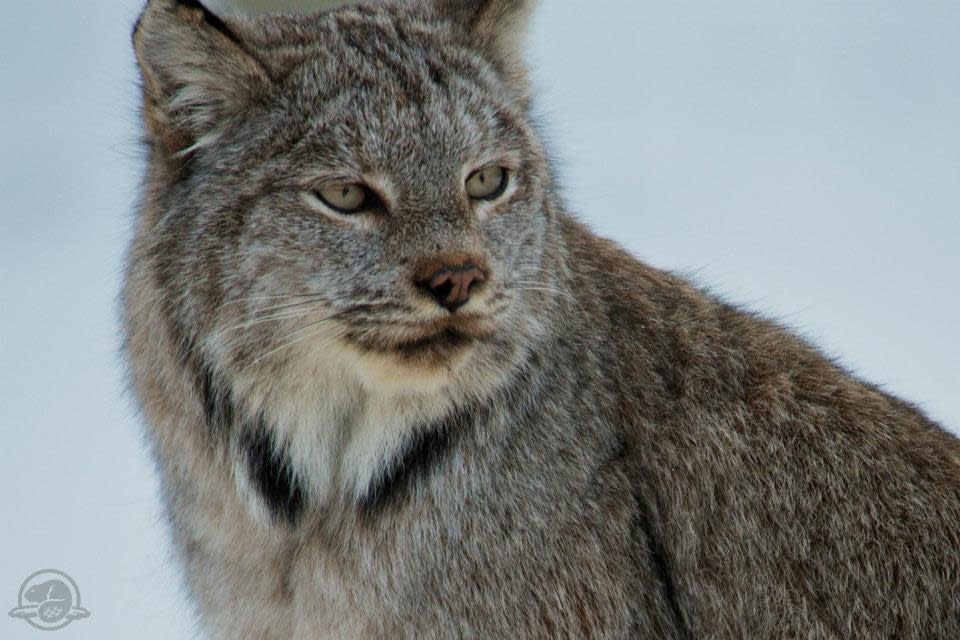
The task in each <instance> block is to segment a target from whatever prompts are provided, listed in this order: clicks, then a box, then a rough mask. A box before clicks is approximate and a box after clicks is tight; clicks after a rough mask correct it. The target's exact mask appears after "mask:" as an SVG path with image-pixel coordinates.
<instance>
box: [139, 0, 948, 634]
mask: <svg viewBox="0 0 960 640" xmlns="http://www.w3.org/2000/svg"><path fill="white" fill-rule="evenodd" d="M530 7H531V3H530V2H529V0H486V1H480V0H477V1H475V2H470V1H468V0H420V1H411V2H406V3H386V4H379V5H376V6H360V7H344V8H337V9H335V10H331V11H328V12H323V13H318V14H315V15H309V16H288V17H267V16H264V17H258V18H240V17H236V16H234V17H227V18H217V17H216V16H214V15H213V14H212V13H210V12H206V11H204V10H202V9H201V7H200V6H199V5H197V4H196V3H195V2H186V1H184V2H177V1H175V0H151V2H150V3H149V4H148V6H147V8H146V10H145V12H144V15H143V16H142V18H141V20H140V22H139V23H138V26H137V29H136V31H135V34H134V43H135V47H136V50H137V55H138V60H139V62H140V66H141V69H142V72H143V86H144V120H145V129H146V142H147V148H148V151H149V166H148V173H147V178H146V181H145V185H144V192H143V199H142V204H141V206H140V209H139V214H138V218H137V228H136V237H135V240H134V243H133V246H132V248H131V251H130V254H129V266H128V274H127V285H126V289H125V294H124V299H125V319H126V329H127V353H128V355H129V360H130V365H131V373H132V379H133V383H134V388H135V390H136V392H137V396H138V399H139V402H140V405H141V407H142V409H143V412H144V415H145V419H146V422H147V424H148V425H149V434H150V440H151V442H152V443H153V446H154V449H155V453H156V456H157V459H158V461H159V468H160V472H161V475H162V479H163V486H164V488H165V497H166V505H167V510H168V514H169V518H170V522H171V527H172V530H173V533H174V536H175V540H176V543H177V548H178V550H179V557H180V559H181V561H182V563H183V567H184V570H185V575H186V580H187V583H188V585H189V587H190V590H191V593H192V594H193V596H194V601H195V602H196V605H197V610H198V613H199V615H200V617H201V620H202V621H203V624H204V627H205V628H206V629H207V630H208V632H209V634H210V635H211V637H215V638H224V639H227V638H230V639H235V638H245V639H246V638H249V639H264V640H267V639H273V638H277V639H279V638H302V639H306V638H437V639H441V638H443V639H449V638H525V639H526V638H530V639H532V638H588V637H589V638H611V639H626V638H742V637H757V638H772V637H777V638H781V637H782V638H788V637H789V638H793V637H796V638H800V637H803V638H838V637H851V638H852V637H871V638H875V637H876V638H879V637H896V638H956V637H960V558H958V545H960V445H958V441H957V440H956V439H954V438H953V437H952V436H950V435H948V434H947V433H946V432H945V431H944V430H943V429H941V428H940V427H939V426H938V425H936V424H934V423H932V422H931V421H930V420H928V419H927V418H926V417H924V416H923V415H922V414H921V413H920V412H919V411H918V410H916V409H915V408H913V407H912V406H910V405H908V404H906V403H904V402H902V401H900V400H898V399H896V398H892V397H890V396H888V395H886V394H885V393H883V392H882V391H880V390H878V389H876V388H875V387H872V386H870V385H868V384H865V383H863V382H861V381H858V380H856V379H855V378H853V377H852V376H850V375H849V374H848V373H846V372H845V371H843V370H842V369H840V368H838V367H837V366H835V365H834V364H833V363H831V362H830V361H829V360H828V359H826V358H825V357H823V356H822V355H821V354H820V353H818V352H817V351H816V350H815V349H813V348H812V347H810V346H809V345H807V344H805V343H804V342H803V341H801V340H799V339H797V338H795V337H793V336H792V335H790V334H789V333H787V332H785V331H784V330H782V329H781V328H779V327H777V326H775V325H774V324H772V323H770V322H768V321H766V320H764V319H762V318H757V317H755V316H753V315H751V314H749V313H746V312H743V311H741V310H738V309H736V308H733V307H731V306H729V305H727V304H724V303H723V302H721V301H718V300H716V299H714V298H712V297H710V296H709V295H706V294H704V293H703V292H701V291H699V290H697V289H696V288H694V287H692V286H691V285H689V284H687V283H685V282H684V281H682V280H680V279H678V278H676V277H674V276H672V275H668V274H665V273H663V272H661V271H658V270H656V269H653V268H651V267H649V266H646V265H644V264H642V263H640V262H638V261H637V260H635V259H634V258H632V257H631V256H629V255H627V254H626V253H624V252H623V251H622V250H621V249H619V248H618V247H617V246H616V245H615V244H613V243H611V242H608V241H605V240H602V239H599V238H597V237H596V236H595V235H593V234H592V233H591V232H590V231H589V230H587V229H586V228H584V227H583V226H582V225H581V224H580V223H578V222H577V221H576V220H575V219H574V218H573V217H571V216H570V215H569V214H568V213H567V212H566V211H565V210H564V209H563V207H562V203H561V200H560V197H559V195H558V186H557V185H556V184H555V182H554V178H553V176H552V174H551V172H550V170H549V165H548V161H547V158H546V157H545V154H544V151H543V149H542V147H541V144H540V142H539V141H538V137H537V135H536V131H535V129H534V127H533V126H532V124H531V121H530V118H529V113H528V105H529V95H528V86H527V83H526V79H525V78H526V77H525V72H524V70H523V68H522V65H521V64H520V57H521V56H520V53H521V46H522V33H523V24H524V21H525V18H526V16H527V15H528V13H529V10H530ZM484 162H502V163H504V164H506V165H510V167H511V169H512V177H511V179H512V185H513V187H512V189H511V190H510V191H509V192H508V193H507V195H506V196H504V198H503V200H502V201H499V202H496V203H493V204H491V205H480V204H477V203H474V202H471V201H470V200H469V199H468V198H466V197H465V196H464V192H463V182H462V181H463V176H464V172H465V171H469V170H470V168H471V167H476V166H478V165H479V164H482V163H484ZM325 176H326V177H330V176H335V177H339V178H348V179H350V180H357V181H360V180H363V181H366V182H370V183H375V184H376V186H377V188H378V189H381V190H382V192H383V197H384V200H385V203H386V211H384V212H380V213H376V214H369V215H368V214H362V216H360V217H357V218H350V219H346V218H338V217H336V216H333V215H328V214H325V213H323V212H320V211H318V210H317V209H316V208H315V207H314V206H312V205H311V204H310V202H311V201H310V199H309V194H310V193H311V192H312V191H313V190H315V189H316V188H318V185H319V184H321V183H322V181H323V179H324V177H325ZM467 260H470V261H473V262H475V263H476V264H478V265H482V267H483V268H484V270H485V272H486V273H487V275H488V278H487V281H486V282H485V283H484V285H483V288H482V290H481V291H480V292H479V293H478V294H477V295H476V296H475V299H472V300H471V302H470V303H469V305H468V306H467V307H465V308H464V309H463V310H462V311H458V312H457V314H454V315H455V317H454V316H451V317H447V316H445V315H442V314H441V315H438V314H440V311H439V310H438V309H435V308H433V307H435V305H433V306H431V304H430V301H429V300H428V299H427V298H426V297H425V296H424V295H423V292H422V291H419V290H418V289H417V287H416V286H415V284H414V283H415V282H416V278H417V274H419V273H422V272H425V271H426V272H429V271H430V269H433V268H435V267H436V266H437V265H441V264H446V263H449V262H450V261H467ZM443 314H446V312H445V311H444V312H443ZM436 336H445V337H443V338H442V339H441V338H436ZM434 338H436V339H434Z"/></svg>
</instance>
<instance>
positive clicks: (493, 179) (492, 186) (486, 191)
mask: <svg viewBox="0 0 960 640" xmlns="http://www.w3.org/2000/svg"><path fill="white" fill-rule="evenodd" d="M509 182H510V173H509V172H508V171H507V170H506V169H504V168H503V167H501V166H499V165H495V164H491V165H487V166H486V167H483V168H482V169H477V170H476V171H474V172H473V173H471V174H470V176H469V177H468V178H467V195H469V196H470V197H471V198H473V199H474V200H496V199H497V198H499V197H500V196H502V195H503V192H504V191H506V190H507V185H508V184H509Z"/></svg>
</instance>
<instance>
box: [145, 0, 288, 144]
mask: <svg viewBox="0 0 960 640" xmlns="http://www.w3.org/2000/svg"><path fill="white" fill-rule="evenodd" d="M133 44H134V49H135V51H136V54H137V60H138V62H139V64H140V72H141V74H142V76H143V89H144V117H145V120H146V127H147V133H148V135H149V136H150V139H151V141H153V142H154V143H157V144H159V146H160V147H161V148H162V149H163V150H164V151H165V152H166V153H167V154H168V155H169V156H171V157H176V156H180V157H182V156H185V155H188V154H189V153H191V152H192V151H194V150H195V149H197V148H199V147H202V146H203V145H204V144H206V143H207V142H209V141H210V140H212V139H213V138H214V137H215V136H216V135H217V134H218V126H219V125H222V123H223V122H224V121H226V120H228V119H229V118H230V117H231V116H233V115H236V114H237V113H239V112H241V111H242V110H243V109H244V108H245V107H246V106H247V105H249V103H250V102H251V101H252V100H253V99H254V97H255V96H256V95H257V94H259V93H261V92H262V91H263V90H264V89H265V88H267V86H268V85H269V77H268V75H267V73H266V72H265V70H264V68H263V67H262V65H261V64H260V63H259V62H258V61H257V60H256V58H254V57H253V56H252V55H250V54H249V53H248V52H247V51H245V50H244V47H243V43H242V42H241V39H240V38H239V37H237V35H236V34H235V32H234V31H233V30H231V28H230V26H229V25H228V24H227V23H226V22H225V21H224V20H223V19H221V18H219V17H218V16H217V15H215V14H214V13H213V12H212V11H210V10H209V9H207V8H206V7H205V6H203V5H202V4H201V3H200V2H199V1H198V0H149V2H148V3H147V7H146V9H144V11H143V14H142V15H141V16H140V19H139V20H138V21H137V26H136V28H135V29H134V33H133Z"/></svg>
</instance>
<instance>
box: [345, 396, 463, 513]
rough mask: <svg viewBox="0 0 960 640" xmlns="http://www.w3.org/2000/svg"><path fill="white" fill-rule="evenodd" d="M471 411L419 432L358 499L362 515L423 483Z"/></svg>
mask: <svg viewBox="0 0 960 640" xmlns="http://www.w3.org/2000/svg"><path fill="white" fill-rule="evenodd" d="M473 420H474V416H473V415H472V413H471V412H470V411H468V410H467V411H460V412H458V413H455V414H453V415H451V416H449V417H447V418H446V419H444V420H442V421H440V422H438V423H436V424H433V425H431V426H429V427H426V428H424V429H421V430H420V432H419V434H418V435H417V436H416V438H414V439H413V440H411V442H410V443H408V445H407V446H406V448H405V449H404V450H403V451H402V452H401V453H400V454H399V455H398V456H397V457H396V458H395V459H394V461H393V463H392V464H391V465H389V466H388V467H387V468H386V469H385V471H384V472H383V473H381V474H380V475H379V476H378V477H377V478H375V479H374V480H373V481H372V482H371V483H370V487H369V488H368V489H367V493H366V494H365V495H364V496H363V498H361V500H360V502H359V505H358V506H359V508H360V510H361V512H366V513H367V514H370V515H372V514H375V513H377V512H378V511H381V510H383V509H385V508H387V507H388V506H389V505H391V504H394V503H397V502H399V501H400V500H402V499H403V498H404V497H405V496H406V495H407V494H408V493H409V492H410V491H411V489H412V488H413V486H414V485H415V484H416V483H417V482H422V481H423V480H424V479H426V478H427V477H428V476H429V474H430V473H432V472H433V471H434V470H435V469H436V467H437V466H438V465H439V464H440V462H441V461H442V460H443V459H444V458H445V457H446V456H449V455H450V452H451V451H452V449H453V448H454V446H455V445H456V432H457V431H458V430H459V429H461V428H463V427H464V426H465V425H467V424H469V423H471V422H472V421H473Z"/></svg>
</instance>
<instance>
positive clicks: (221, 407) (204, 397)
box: [171, 321, 306, 525]
mask: <svg viewBox="0 0 960 640" xmlns="http://www.w3.org/2000/svg"><path fill="white" fill-rule="evenodd" d="M171 332H172V333H173V334H174V338H175V340H176V342H177V343H178V344H179V358H180V363H181V365H182V366H184V367H185V368H186V369H187V370H188V371H190V372H191V373H192V374H193V376H194V379H195V381H196V382H195V384H196V389H197V399H198V400H199V401H200V405H201V407H202V408H203V415H204V420H205V422H206V424H207V427H208V429H209V432H210V434H211V435H212V436H213V437H214V440H215V442H216V443H217V444H218V445H219V446H229V445H228V442H229V439H230V438H229V436H230V434H231V433H232V432H234V431H235V430H237V431H238V438H239V447H240V455H242V456H244V463H245V464H246V467H247V471H248V473H249V474H250V480H251V482H252V483H253V486H254V487H255V488H256V489H257V491H258V492H259V493H260V495H261V497H262V498H263V500H264V502H265V503H266V505H267V508H268V509H269V510H270V513H271V515H272V516H273V517H274V519H276V520H277V521H280V522H286V523H288V524H291V525H292V524H295V523H296V521H297V519H298V518H299V516H300V513H301V512H302V511H303V508H304V504H305V502H306V499H305V492H304V490H303V488H302V487H301V486H300V484H299V483H298V482H297V481H296V479H295V478H294V476H293V474H292V472H291V468H292V467H291V465H290V462H289V460H288V457H287V454H286V452H285V451H284V450H283V449H282V448H281V447H278V446H277V445H276V443H275V442H274V439H273V436H271V435H270V431H269V429H268V428H267V427H266V425H264V424H263V423H262V420H261V421H260V422H259V423H255V424H241V425H239V426H238V425H236V424H235V422H236V420H237V412H236V407H235V405H234V400H233V392H232V391H231V389H230V386H229V385H228V384H227V383H226V382H225V381H223V380H222V379H221V378H220V376H218V375H217V373H216V371H215V370H214V368H213V366H212V365H210V364H209V363H206V362H204V360H203V358H202V356H201V355H200V354H199V353H198V352H197V350H196V349H195V348H194V347H193V346H192V345H193V342H192V341H191V340H189V339H188V338H187V337H186V334H185V332H183V331H182V328H181V327H180V326H179V324H178V323H176V322H173V321H172V322H171Z"/></svg>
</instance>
